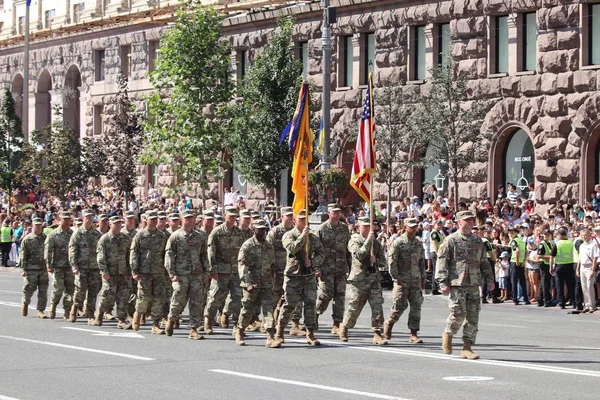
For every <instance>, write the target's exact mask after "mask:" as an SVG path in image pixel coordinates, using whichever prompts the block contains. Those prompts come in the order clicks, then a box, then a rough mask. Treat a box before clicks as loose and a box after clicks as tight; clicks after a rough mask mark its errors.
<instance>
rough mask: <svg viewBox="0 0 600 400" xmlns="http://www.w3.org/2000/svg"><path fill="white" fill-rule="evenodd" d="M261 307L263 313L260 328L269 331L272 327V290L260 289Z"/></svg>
mask: <svg viewBox="0 0 600 400" xmlns="http://www.w3.org/2000/svg"><path fill="white" fill-rule="evenodd" d="M260 291H261V293H262V294H261V303H262V304H261V305H262V312H263V320H262V326H263V327H264V328H265V329H271V328H273V326H274V321H273V290H272V289H271V288H270V287H266V288H263V289H260Z"/></svg>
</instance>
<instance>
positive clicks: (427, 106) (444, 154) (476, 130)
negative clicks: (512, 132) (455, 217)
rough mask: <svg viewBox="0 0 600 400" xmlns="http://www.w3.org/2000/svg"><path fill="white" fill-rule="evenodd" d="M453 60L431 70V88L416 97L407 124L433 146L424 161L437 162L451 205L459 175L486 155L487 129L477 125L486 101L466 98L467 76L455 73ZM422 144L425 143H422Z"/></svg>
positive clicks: (487, 146) (489, 134)
mask: <svg viewBox="0 0 600 400" xmlns="http://www.w3.org/2000/svg"><path fill="white" fill-rule="evenodd" d="M456 70H457V68H456V63H455V61H454V60H453V59H452V58H449V59H448V61H447V63H446V64H445V65H441V66H438V67H437V68H434V69H432V70H431V74H432V80H431V90H430V92H429V93H428V94H421V95H420V96H419V98H418V99H417V102H418V103H419V104H418V105H417V106H416V107H415V110H416V111H415V114H414V115H413V118H412V119H411V125H412V126H413V129H414V130H415V132H416V133H417V134H418V135H419V136H420V137H421V140H422V142H427V143H428V145H429V146H432V147H433V155H432V156H431V157H429V158H424V159H423V163H424V164H425V165H439V166H440V169H441V171H442V173H443V174H447V176H448V178H449V181H450V183H451V184H452V186H453V198H454V204H455V207H457V205H458V200H459V199H458V185H459V179H460V178H461V177H462V176H463V174H464V173H465V172H466V171H467V170H468V168H469V166H470V165H472V164H473V163H475V162H484V161H485V160H486V159H487V157H488V149H489V146H490V139H491V133H490V132H487V131H482V129H481V125H482V122H483V119H484V118H485V114H486V112H487V110H488V109H489V106H490V103H489V102H487V101H482V100H479V99H478V100H473V99H469V98H468V96H467V77H466V76H464V75H458V76H457V73H456V72H455V71H456ZM422 148H426V147H422Z"/></svg>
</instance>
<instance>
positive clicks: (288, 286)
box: [276, 210, 325, 346]
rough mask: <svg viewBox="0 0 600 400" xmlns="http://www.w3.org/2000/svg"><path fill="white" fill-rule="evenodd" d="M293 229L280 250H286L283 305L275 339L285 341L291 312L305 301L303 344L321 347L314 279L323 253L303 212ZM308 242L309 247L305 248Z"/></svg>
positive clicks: (285, 237) (317, 275)
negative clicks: (317, 326)
mask: <svg viewBox="0 0 600 400" xmlns="http://www.w3.org/2000/svg"><path fill="white" fill-rule="evenodd" d="M294 222H295V225H296V226H295V227H294V229H292V230H291V231H289V232H287V233H286V234H285V235H283V238H282V242H283V247H284V248H285V250H286V251H287V258H286V261H287V262H286V266H285V271H284V274H285V279H284V281H283V289H284V292H285V294H284V297H285V303H284V304H283V307H282V308H281V312H280V313H279V319H278V321H277V334H276V338H277V340H278V341H279V342H280V343H283V342H284V337H283V330H284V329H285V326H286V325H287V323H288V322H289V320H290V317H291V316H292V313H293V312H294V309H295V308H296V307H297V306H298V304H299V303H300V302H301V301H302V302H304V324H305V326H306V341H307V343H308V344H310V345H312V346H317V345H320V344H321V342H319V341H318V340H317V339H316V338H315V336H314V332H315V328H316V318H317V317H316V305H317V304H316V303H317V284H316V282H315V276H316V277H319V276H321V269H320V267H321V264H322V263H323V260H324V258H325V254H324V253H325V251H324V250H323V245H322V244H321V241H320V240H319V238H318V237H317V236H316V235H315V234H313V233H311V232H310V228H309V227H308V223H307V221H306V211H305V210H303V211H301V212H300V213H299V214H298V215H297V216H296V218H295V221H294ZM307 242H308V245H307Z"/></svg>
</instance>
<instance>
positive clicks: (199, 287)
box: [188, 275, 204, 329]
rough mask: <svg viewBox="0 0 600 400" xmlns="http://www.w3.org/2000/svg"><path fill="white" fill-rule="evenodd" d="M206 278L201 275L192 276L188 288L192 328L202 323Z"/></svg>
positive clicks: (196, 327)
mask: <svg viewBox="0 0 600 400" xmlns="http://www.w3.org/2000/svg"><path fill="white" fill-rule="evenodd" d="M203 293H204V280H203V278H202V276H200V275H192V276H191V277H190V286H189V289H188V299H189V300H188V301H189V309H190V328H195V329H198V328H199V327H200V326H201V325H202V317H203V316H204V313H203V312H204V309H203V308H202V296H203V295H204V294H203Z"/></svg>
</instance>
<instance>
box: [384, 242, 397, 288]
mask: <svg viewBox="0 0 600 400" xmlns="http://www.w3.org/2000/svg"><path fill="white" fill-rule="evenodd" d="M387 258H388V271H389V273H390V276H391V277H392V279H393V280H394V281H397V280H399V279H400V273H399V268H398V263H399V262H400V240H399V239H396V240H394V242H393V243H392V245H391V246H390V250H389V251H388V257H387Z"/></svg>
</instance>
